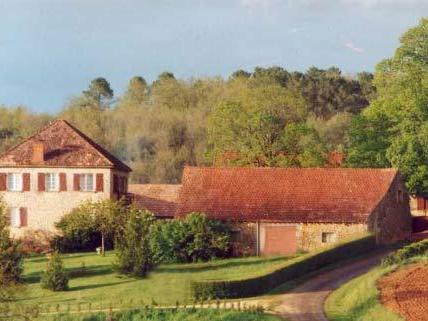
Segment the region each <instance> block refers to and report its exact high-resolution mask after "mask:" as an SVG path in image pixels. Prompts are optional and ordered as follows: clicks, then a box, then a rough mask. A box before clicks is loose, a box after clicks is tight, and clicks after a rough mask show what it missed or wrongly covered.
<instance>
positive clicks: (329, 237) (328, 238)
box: [321, 232, 337, 243]
mask: <svg viewBox="0 0 428 321" xmlns="http://www.w3.org/2000/svg"><path fill="white" fill-rule="evenodd" d="M321 239H322V242H323V243H335V242H336V240H337V236H336V233H333V232H322V235H321Z"/></svg>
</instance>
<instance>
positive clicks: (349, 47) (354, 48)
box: [345, 41, 365, 53]
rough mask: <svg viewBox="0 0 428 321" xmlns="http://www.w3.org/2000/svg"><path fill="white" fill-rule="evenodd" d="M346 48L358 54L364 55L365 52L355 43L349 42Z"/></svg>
mask: <svg viewBox="0 0 428 321" xmlns="http://www.w3.org/2000/svg"><path fill="white" fill-rule="evenodd" d="M345 47H346V48H348V49H349V50H352V51H353V52H356V53H363V52H364V51H365V50H364V48H361V47H358V46H356V45H355V44H354V43H353V42H351V41H349V42H346V43H345Z"/></svg>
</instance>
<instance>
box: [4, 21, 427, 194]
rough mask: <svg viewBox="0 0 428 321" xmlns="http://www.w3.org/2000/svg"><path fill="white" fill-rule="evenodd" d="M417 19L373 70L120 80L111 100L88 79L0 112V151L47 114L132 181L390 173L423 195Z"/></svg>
mask: <svg viewBox="0 0 428 321" xmlns="http://www.w3.org/2000/svg"><path fill="white" fill-rule="evenodd" d="M427 71H428V20H427V19H422V20H421V22H420V23H419V25H418V26H416V27H414V28H412V29H409V30H408V31H407V32H406V33H405V34H404V35H403V36H402V37H401V39H400V45H399V47H398V48H397V50H396V51H395V53H394V55H393V56H392V57H391V58H388V59H385V60H382V61H381V62H379V63H378V65H377V67H376V69H375V72H374V73H373V74H372V73H369V72H360V73H356V74H354V75H348V74H344V73H342V72H341V70H340V69H339V68H336V67H331V68H328V69H319V68H316V67H311V68H309V69H308V70H307V71H305V72H297V71H289V70H286V69H284V68H282V67H278V66H275V67H267V68H262V67H257V68H255V69H254V70H252V71H245V70H237V71H235V72H233V73H232V74H231V75H230V76H229V77H228V78H226V79H225V78H221V77H210V78H192V79H177V78H176V77H175V76H174V74H173V73H170V72H163V73H161V74H160V75H159V76H158V77H157V79H156V80H155V81H153V82H152V83H148V82H147V81H146V80H145V79H144V78H143V77H142V76H135V77H133V78H132V79H130V80H129V84H128V86H127V89H126V91H125V92H124V93H123V94H122V95H120V96H117V95H115V93H114V90H113V88H111V86H110V84H109V82H108V80H107V79H105V78H103V77H99V78H96V79H94V80H92V81H91V82H90V83H89V84H87V88H85V85H83V86H82V92H81V93H80V94H79V95H76V96H75V97H74V98H72V99H71V100H70V101H68V102H67V103H66V104H65V105H64V106H63V108H62V109H61V111H60V112H59V113H58V114H56V115H52V114H39V113H33V112H31V111H30V110H29V109H28V108H26V107H25V106H18V107H16V106H0V150H1V151H3V150H5V149H7V148H8V147H10V146H12V145H14V144H15V143H17V142H19V140H20V139H22V138H23V137H26V136H28V135H29V134H31V133H33V132H35V131H36V130H37V129H38V128H39V127H41V126H43V125H44V124H46V123H48V122H49V121H50V120H52V119H54V118H63V119H66V120H69V121H70V122H71V123H72V124H74V125H76V126H77V127H78V128H79V129H81V130H82V131H83V132H85V133H86V134H87V135H88V136H90V137H92V138H93V139H94V140H95V141H97V142H98V143H99V144H100V145H102V146H105V147H106V148H107V149H109V150H110V151H112V152H113V153H114V154H115V155H116V156H118V157H120V158H121V159H122V160H124V161H125V162H126V163H128V164H129V165H130V166H131V167H132V168H133V173H132V176H131V181H132V182H134V183H179V182H180V179H181V172H182V169H183V167H184V166H185V165H198V166H280V167H290V166H293V167H314V166H325V164H326V158H327V156H328V153H329V152H331V151H339V152H343V153H344V155H345V156H346V160H345V163H344V164H343V166H348V167H396V168H399V169H400V171H401V173H402V175H403V176H404V177H405V179H406V183H407V187H408V188H409V191H410V192H411V193H412V194H425V195H428V90H427V89H428V72H427Z"/></svg>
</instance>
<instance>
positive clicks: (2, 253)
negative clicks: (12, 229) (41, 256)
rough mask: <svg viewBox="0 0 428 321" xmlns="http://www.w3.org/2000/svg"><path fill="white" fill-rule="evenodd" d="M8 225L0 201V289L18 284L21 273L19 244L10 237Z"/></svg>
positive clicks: (21, 258)
mask: <svg viewBox="0 0 428 321" xmlns="http://www.w3.org/2000/svg"><path fill="white" fill-rule="evenodd" d="M8 225H9V224H8V220H7V217H6V208H5V205H4V203H3V202H2V201H1V200H0V288H6V287H8V286H13V285H14V284H16V283H18V282H20V281H21V274H22V272H23V254H22V251H21V248H20V243H19V242H18V241H16V240H13V239H12V238H11V237H10V235H9V228H8Z"/></svg>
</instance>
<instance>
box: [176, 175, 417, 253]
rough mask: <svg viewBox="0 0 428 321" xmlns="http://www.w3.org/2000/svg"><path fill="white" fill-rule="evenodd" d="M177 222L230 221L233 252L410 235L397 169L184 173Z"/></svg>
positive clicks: (305, 248) (308, 247)
mask: <svg viewBox="0 0 428 321" xmlns="http://www.w3.org/2000/svg"><path fill="white" fill-rule="evenodd" d="M177 202H178V204H177V210H176V217H183V216H185V215H186V214H188V213H190V212H203V213H205V214H207V215H208V216H209V217H211V218H214V219H219V220H223V221H228V222H231V223H232V226H233V229H234V235H233V238H234V244H235V251H236V252H237V253H242V252H244V253H248V254H260V255H275V254H291V253H295V252H296V251H298V250H303V251H310V250H314V249H317V248H320V247H322V246H325V245H329V244H332V243H335V242H339V241H341V240H344V239H346V238H349V237H352V236H356V235H358V234H363V233H367V232H370V233H373V234H374V235H375V236H376V239H377V242H378V243H389V242H394V241H396V240H401V239H406V238H408V237H409V236H410V233H411V220H412V219H411V214H410V209H409V196H408V193H407V191H406V188H405V186H404V184H403V182H402V179H401V176H400V174H399V173H398V171H397V170H395V169H351V168H288V169H285V168H232V167H231V168H215V167H210V168H199V167H186V168H185V169H184V173H183V179H182V187H181V189H180V192H179V197H178V201H177Z"/></svg>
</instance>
